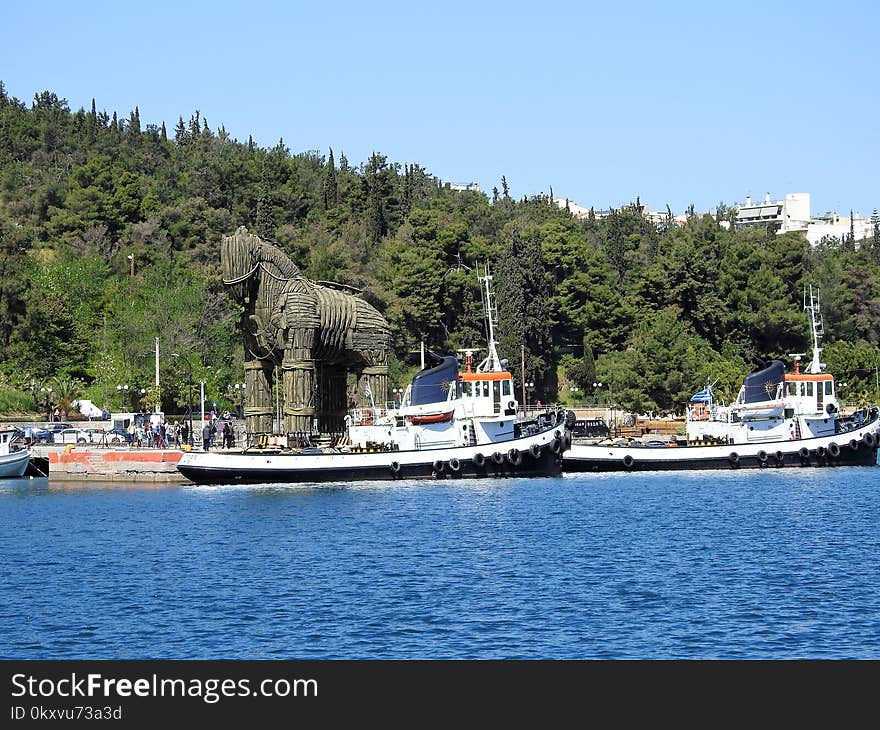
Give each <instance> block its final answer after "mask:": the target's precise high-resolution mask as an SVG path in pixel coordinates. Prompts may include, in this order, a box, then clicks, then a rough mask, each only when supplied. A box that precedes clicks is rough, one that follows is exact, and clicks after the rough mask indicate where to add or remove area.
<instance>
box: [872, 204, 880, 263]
mask: <svg viewBox="0 0 880 730" xmlns="http://www.w3.org/2000/svg"><path fill="white" fill-rule="evenodd" d="M871 247H872V248H873V249H874V257H875V258H876V257H880V213H878V212H877V209H876V208H874V213H873V215H872V216H871Z"/></svg>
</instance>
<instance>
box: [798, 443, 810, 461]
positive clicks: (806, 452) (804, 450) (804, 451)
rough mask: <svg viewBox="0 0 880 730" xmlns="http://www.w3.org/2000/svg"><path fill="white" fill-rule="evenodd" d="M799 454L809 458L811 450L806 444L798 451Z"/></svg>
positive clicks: (803, 457)
mask: <svg viewBox="0 0 880 730" xmlns="http://www.w3.org/2000/svg"><path fill="white" fill-rule="evenodd" d="M798 456H800V457H801V458H802V459H804V460H806V459H809V458H810V450H809V449H808V448H807V447H806V446H801V448H800V451H798Z"/></svg>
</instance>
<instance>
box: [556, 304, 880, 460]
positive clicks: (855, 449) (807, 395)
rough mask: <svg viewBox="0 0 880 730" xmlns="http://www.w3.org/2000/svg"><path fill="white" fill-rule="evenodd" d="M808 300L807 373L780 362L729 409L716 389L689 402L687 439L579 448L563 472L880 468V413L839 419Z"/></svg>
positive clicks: (750, 378)
mask: <svg viewBox="0 0 880 730" xmlns="http://www.w3.org/2000/svg"><path fill="white" fill-rule="evenodd" d="M809 297H810V298H809V304H807V302H806V293H805V296H804V310H805V311H806V312H808V313H809V316H810V322H811V326H812V339H813V354H812V359H811V360H810V361H809V362H808V363H807V365H806V367H805V369H804V371H803V372H801V369H800V362H801V358H802V357H804V355H803V353H794V354H792V355H791V357H792V358H793V360H794V372H792V373H786V372H785V365H784V364H783V363H782V361H780V360H773V361H772V362H771V363H770V365H769V366H768V367H766V368H764V369H763V370H760V371H758V372H755V373H750V374H749V375H747V376H746V378H745V381H744V383H743V385H742V387H741V388H740V391H739V395H738V396H737V399H736V401H735V402H734V403H732V404H731V405H729V406H724V405H720V404H718V403H716V402H715V396H714V393H713V391H712V386H711V385H707V386H706V388H704V389H703V390H701V391H700V392H699V393H696V394H695V395H694V396H693V397H692V398H691V405H690V406H689V408H688V413H687V425H686V428H687V439H686V440H685V441H683V442H678V441H673V442H668V443H667V444H665V445H664V444H661V445H660V447H659V448H651V447H647V446H646V445H644V444H640V443H639V442H632V443H629V444H626V445H622V444H621V445H618V444H616V443H608V444H604V443H599V444H577V443H575V444H573V445H572V448H571V449H570V450H569V451H568V452H566V454H565V460H564V470H565V471H628V470H665V469H724V468H749V467H751V468H762V467H782V466H836V465H865V466H869V465H876V463H877V445H878V425H880V424H878V415H880V412H878V408H877V406H876V405H875V406H873V407H871V408H868V409H863V410H860V411H857V412H856V413H854V414H852V415H849V416H847V417H841V416H840V404H839V402H838V400H837V390H836V385H835V382H834V376H833V375H831V373H828V372H826V366H825V363H823V362H821V352H822V349H821V347H820V346H819V343H820V340H821V337H822V334H823V330H822V319H821V310H820V304H819V294H818V291H817V292H815V293H814V292H813V289H812V287H811V288H810V293H809Z"/></svg>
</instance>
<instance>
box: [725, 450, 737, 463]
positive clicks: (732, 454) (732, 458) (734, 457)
mask: <svg viewBox="0 0 880 730" xmlns="http://www.w3.org/2000/svg"><path fill="white" fill-rule="evenodd" d="M727 458H728V459H730V463H731V464H733V465H734V466H736V465H737V464H739V454H737V453H736V452H735V451H731V452H730V456H728V457H727Z"/></svg>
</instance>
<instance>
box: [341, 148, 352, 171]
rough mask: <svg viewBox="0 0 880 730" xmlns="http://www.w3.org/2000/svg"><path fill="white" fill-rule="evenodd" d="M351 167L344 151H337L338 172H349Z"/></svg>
mask: <svg viewBox="0 0 880 730" xmlns="http://www.w3.org/2000/svg"><path fill="white" fill-rule="evenodd" d="M350 170H351V168H350V167H349V166H348V158H347V157H346V156H345V152H340V153H339V172H349V171H350Z"/></svg>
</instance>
